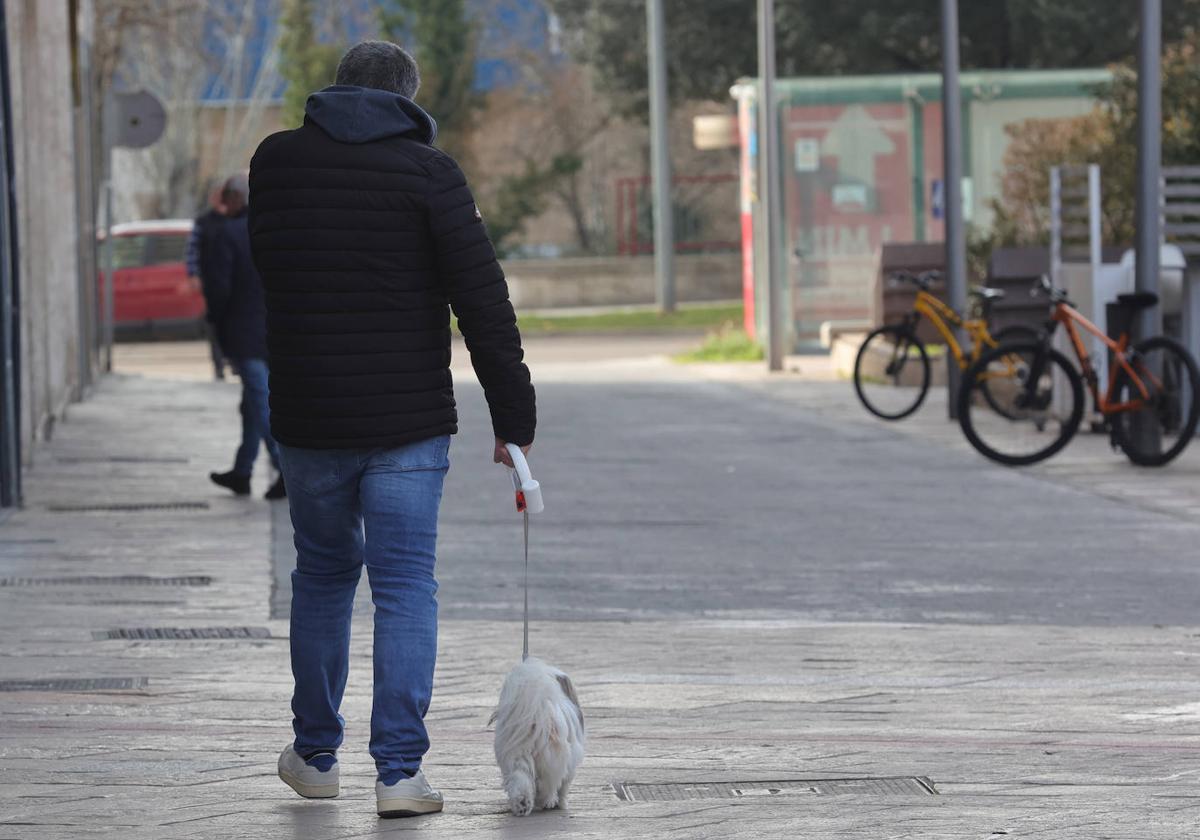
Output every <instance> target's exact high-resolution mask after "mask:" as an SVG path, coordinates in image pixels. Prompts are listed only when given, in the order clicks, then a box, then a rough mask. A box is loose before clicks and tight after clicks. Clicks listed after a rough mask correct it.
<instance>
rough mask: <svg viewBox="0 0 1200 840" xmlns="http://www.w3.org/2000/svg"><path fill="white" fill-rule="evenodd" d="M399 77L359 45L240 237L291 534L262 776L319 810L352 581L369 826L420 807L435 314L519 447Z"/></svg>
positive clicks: (489, 300)
mask: <svg viewBox="0 0 1200 840" xmlns="http://www.w3.org/2000/svg"><path fill="white" fill-rule="evenodd" d="M418 84H419V77H418V73H417V66H416V63H415V62H414V61H413V60H412V58H411V57H410V56H409V55H408V54H407V53H406V52H404V50H402V49H401V48H400V47H398V46H396V45H395V44H389V43H386V42H381V41H368V42H365V43H362V44H359V45H358V46H356V47H354V48H352V49H351V50H350V51H349V52H348V53H346V55H345V56H344V57H343V58H342V61H341V64H340V65H339V67H338V71H337V84H336V85H334V86H333V87H329V88H326V89H325V90H322V91H320V92H318V93H315V94H313V95H312V96H310V97H309V100H308V104H307V107H306V109H305V110H306V117H305V120H304V125H303V126H301V127H300V128H298V129H295V130H294V131H285V132H281V133H279V134H275V135H272V136H271V137H268V138H267V139H266V140H264V141H263V143H262V145H261V146H259V149H258V152H257V153H256V154H255V156H254V160H253V161H252V163H251V165H250V182H251V184H250V186H251V203H250V231H251V237H252V244H253V249H254V258H255V262H256V264H257V266H258V269H259V272H260V273H261V275H262V278H263V283H264V287H265V289H266V310H267V344H268V348H269V351H270V367H271V381H270V388H271V429H272V432H273V433H274V436H275V438H276V439H277V440H278V441H279V443H280V445H281V446H280V450H281V459H282V462H283V472H284V477H285V478H286V481H287V487H288V491H289V497H290V501H291V512H292V522H293V524H294V526H295V531H296V549H297V558H296V571H295V572H294V573H293V575H292V618H291V650H292V671H293V674H294V676H295V682H296V685H295V692H294V694H293V697H292V712H293V716H294V719H293V729H294V731H295V736H296V737H295V740H294V742H293V743H292V744H290V745H289V746H288V747H287V748H285V749H284V751H283V753H282V755H281V756H280V759H279V775H280V778H282V779H283V780H284V781H285V782H286V783H287V784H289V785H290V786H291V787H292V788H293V789H295V790H296V791H297V792H298V793H300V794H301V795H302V796H318V797H319V796H336V795H337V793H338V790H339V786H338V767H337V757H336V751H337V748H338V747H339V746H340V744H341V742H342V719H341V717H340V716H339V714H338V707H339V705H340V704H341V699H342V693H343V690H344V688H345V682H346V673H347V668H348V663H349V640H350V615H351V610H352V607H353V603H354V591H355V587H356V585H357V583H358V580H359V575H360V572H361V569H362V567H363V566H364V565H365V566H366V568H367V573H368V577H369V579H370V583H371V590H372V597H373V600H374V603H375V650H374V667H375V693H374V708H373V713H372V718H371V754H372V756H373V757H374V759H375V764H376V768H377V770H378V776H379V778H378V782H377V785H376V795H377V810H378V813H379V814H381V815H383V816H403V815H410V814H419V813H430V812H433V811H440V810H441V809H442V798H441V794H440V793H438V792H437V791H436V790H434V789H433V788H431V787H430V785H429V783H428V782H427V781H426V780H425V777H424V775H423V774H422V772H421V760H422V758H423V756H424V755H425V752H426V751H427V750H428V748H429V740H428V736H427V734H426V731H425V725H424V716H425V712H426V710H427V709H428V706H429V700H430V695H431V692H432V685H433V670H434V660H435V658H436V652H437V635H436V634H437V602H436V600H435V599H434V592H435V591H436V589H437V584H436V582H435V581H434V577H433V568H434V553H435V551H434V550H435V542H436V536H437V511H438V505H439V502H440V500H441V494H442V480H443V477H444V476H445V473H446V470H447V468H448V465H449V464H448V461H447V450H448V447H449V440H450V435H451V434H453V433H454V432H455V431H457V415H456V413H455V404H454V394H453V390H452V387H451V380H450V370H449V363H450V311H451V309H453V311H454V314H455V315H456V316H457V317H458V325H459V328H460V329H461V330H462V334H463V337H464V338H465V339H466V343H467V348H468V350H469V351H470V354H471V362H472V364H473V365H474V367H475V372H476V375H477V376H478V377H479V380H480V382H481V383H482V385H483V389H484V394H485V396H486V398H487V402H488V406H489V409H490V412H491V418H492V428H493V430H494V432H495V438H496V439H495V450H494V454H493V459H494V460H495V461H496V462H498V463H499V462H504V463H510V461H509V458H508V454H507V452H506V451H505V448H504V447H505V444H507V443H513V444H517V445H519V446H521V447H524V448H526V449H527V448H528V447H529V445H530V444H532V442H533V433H534V423H535V412H534V393H533V386H532V385H531V384H530V379H529V371H528V369H527V368H526V367H525V365H524V363H523V361H522V359H523V353H522V349H521V338H520V335H519V333H518V332H517V325H516V318H515V315H514V313H513V308H512V305H511V304H510V303H509V300H508V287H507V284H506V283H505V280H504V273H503V272H502V271H501V269H500V265H499V263H498V262H497V261H496V254H495V251H494V249H493V248H492V244H491V242H490V241H489V239H488V236H487V231H486V230H485V229H484V225H483V222H482V220H481V218H480V215H479V210H478V208H477V207H476V206H475V201H474V198H473V197H472V195H471V191H470V190H469V189H468V187H467V183H466V179H465V178H464V177H463V174H462V171H461V170H460V169H459V167H458V165H457V164H456V163H455V162H454V161H453V160H452V159H451V158H450V157H448V156H447V155H446V154H444V153H442V152H440V151H438V150H437V149H435V148H434V147H433V146H432V145H431V144H432V143H433V140H434V136H435V134H436V126H435V124H434V121H433V119H431V118H430V117H429V115H428V114H426V113H425V112H424V111H423V110H421V108H420V107H418V106H417V105H416V103H414V102H413V100H412V97H413V96H414V95H415V94H416V91H417V86H418Z"/></svg>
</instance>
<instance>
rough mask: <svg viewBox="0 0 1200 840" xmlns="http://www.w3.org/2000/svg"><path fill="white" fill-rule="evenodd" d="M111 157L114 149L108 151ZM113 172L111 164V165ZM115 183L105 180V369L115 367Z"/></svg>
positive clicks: (110, 371) (109, 371) (110, 370)
mask: <svg viewBox="0 0 1200 840" xmlns="http://www.w3.org/2000/svg"><path fill="white" fill-rule="evenodd" d="M108 156H109V158H111V157H112V151H111V150H109V152H108ZM109 171H110V172H111V166H110V167H109ZM112 219H113V184H112V180H111V179H110V180H107V181H105V182H104V229H105V233H104V332H103V334H104V370H105V371H107V372H108V373H112V369H113V322H114V319H115V315H116V312H115V303H114V298H115V295H114V293H113V266H114V265H115V262H114V259H113V221H112Z"/></svg>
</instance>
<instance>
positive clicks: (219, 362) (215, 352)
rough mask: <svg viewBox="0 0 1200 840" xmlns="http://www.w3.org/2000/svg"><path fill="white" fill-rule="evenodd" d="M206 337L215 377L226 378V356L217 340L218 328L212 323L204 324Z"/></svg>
mask: <svg viewBox="0 0 1200 840" xmlns="http://www.w3.org/2000/svg"><path fill="white" fill-rule="evenodd" d="M204 336H205V338H207V339H208V350H209V352H210V353H212V363H213V376H215V377H216V378H217V379H224V378H225V354H224V353H222V352H221V342H220V341H218V340H217V328H216V327H215V326H214V325H213V324H212V322H211V321H205V322H204Z"/></svg>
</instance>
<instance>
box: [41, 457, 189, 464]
mask: <svg viewBox="0 0 1200 840" xmlns="http://www.w3.org/2000/svg"><path fill="white" fill-rule="evenodd" d="M54 462H55V463H56V464H186V463H188V459H187V458H150V457H145V456H142V455H99V456H93V455H59V456H58V457H56V458H55V459H54Z"/></svg>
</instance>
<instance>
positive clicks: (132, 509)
mask: <svg viewBox="0 0 1200 840" xmlns="http://www.w3.org/2000/svg"><path fill="white" fill-rule="evenodd" d="M46 510H48V511H50V512H51V513H148V512H152V511H174V510H208V502H128V503H122V502H116V503H113V504H107V505H47V506H46Z"/></svg>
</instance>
